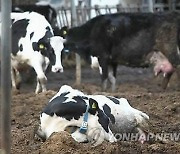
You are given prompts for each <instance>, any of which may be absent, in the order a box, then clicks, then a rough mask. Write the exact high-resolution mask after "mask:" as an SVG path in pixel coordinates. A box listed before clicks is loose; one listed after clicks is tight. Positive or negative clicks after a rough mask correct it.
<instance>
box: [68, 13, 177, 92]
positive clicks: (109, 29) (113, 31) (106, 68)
mask: <svg viewBox="0 0 180 154" xmlns="http://www.w3.org/2000/svg"><path fill="white" fill-rule="evenodd" d="M179 16H180V15H179V13H177V12H173V13H160V14H152V13H117V14H107V15H101V16H97V17H95V18H93V19H91V20H89V21H88V22H87V23H85V24H83V25H81V26H79V27H74V28H71V29H69V30H68V31H67V32H66V39H67V42H66V45H65V46H66V48H69V50H70V51H75V52H77V53H79V54H80V55H81V56H82V57H85V58H86V59H90V57H91V56H95V57H97V58H98V61H99V64H100V67H101V68H102V87H103V90H106V89H107V82H108V80H109V81H110V82H111V84H112V90H113V91H114V90H115V84H116V70H117V66H118V64H121V65H126V66H130V67H146V66H148V65H149V63H152V64H153V65H154V67H155V68H160V67H161V66H163V67H161V69H160V70H161V71H160V72H163V73H164V80H163V85H162V86H163V88H166V87H167V84H168V81H169V79H170V77H171V75H172V73H173V71H174V70H175V69H174V68H176V67H177V66H178V65H179V64H180V52H179V42H180V41H179V40H180V37H179V36H180V35H179V25H180V24H179V23H180V20H179ZM150 55H151V56H150ZM157 55H158V56H157ZM161 55H163V56H161ZM157 57H161V59H157V60H150V58H152V59H156V58H157ZM162 58H163V59H162ZM89 61H90V60H89ZM157 61H158V63H157ZM147 62H148V63H147ZM173 67H174V68H173ZM166 68H168V69H166ZM154 70H157V69H154ZM155 74H158V73H157V72H155Z"/></svg>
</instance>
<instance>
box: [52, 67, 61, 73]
mask: <svg viewBox="0 0 180 154" xmlns="http://www.w3.org/2000/svg"><path fill="white" fill-rule="evenodd" d="M51 71H52V72H54V73H58V72H61V73H62V72H63V71H64V70H63V67H58V66H52V69H51Z"/></svg>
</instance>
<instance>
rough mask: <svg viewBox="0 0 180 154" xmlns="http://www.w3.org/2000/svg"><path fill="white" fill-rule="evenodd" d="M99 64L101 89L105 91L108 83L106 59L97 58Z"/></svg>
mask: <svg viewBox="0 0 180 154" xmlns="http://www.w3.org/2000/svg"><path fill="white" fill-rule="evenodd" d="M99 63H100V66H101V67H102V75H101V79H102V90H103V91H106V90H107V84H108V64H107V59H103V58H101V59H99Z"/></svg>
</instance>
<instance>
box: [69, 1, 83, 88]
mask: <svg viewBox="0 0 180 154" xmlns="http://www.w3.org/2000/svg"><path fill="white" fill-rule="evenodd" d="M71 22H72V24H71V25H72V26H77V14H76V6H75V3H74V0H71ZM76 84H77V85H80V84H81V57H80V56H79V55H78V54H77V53H76Z"/></svg>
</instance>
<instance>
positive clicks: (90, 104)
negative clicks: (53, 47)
mask: <svg viewBox="0 0 180 154" xmlns="http://www.w3.org/2000/svg"><path fill="white" fill-rule="evenodd" d="M148 119H149V116H148V115H147V114H145V113H143V112H141V111H139V110H137V109H134V108H132V107H131V106H130V105H129V103H128V101H127V100H126V99H125V98H120V99H118V98H115V97H112V96H104V95H85V94H84V93H82V92H81V91H78V90H76V89H72V88H71V87H70V86H67V85H64V86H62V87H61V88H60V90H59V92H58V93H57V94H56V95H55V96H54V97H53V98H52V99H50V101H49V103H48V104H47V106H46V107H45V108H44V109H43V111H42V113H41V115H40V127H39V129H38V131H37V134H38V135H39V136H40V137H41V138H42V139H47V138H49V137H50V136H51V134H52V133H53V132H60V131H64V130H68V129H69V128H73V131H72V130H71V132H70V133H71V135H72V137H73V138H74V139H75V140H76V141H77V142H93V143H94V145H99V144H101V143H102V142H103V141H104V140H107V141H109V142H115V141H117V139H116V137H115V136H114V134H113V133H130V132H131V133H132V132H136V133H139V136H140V138H141V136H144V135H145V133H144V132H143V130H142V129H141V128H142V127H144V126H145V125H146V124H147V123H146V122H147V120H148ZM144 137H145V136H144ZM141 139H142V138H141ZM142 142H143V140H142Z"/></svg>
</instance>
